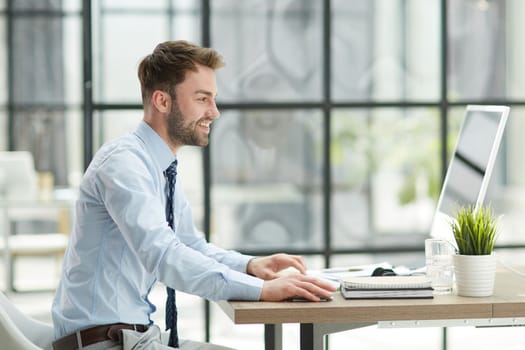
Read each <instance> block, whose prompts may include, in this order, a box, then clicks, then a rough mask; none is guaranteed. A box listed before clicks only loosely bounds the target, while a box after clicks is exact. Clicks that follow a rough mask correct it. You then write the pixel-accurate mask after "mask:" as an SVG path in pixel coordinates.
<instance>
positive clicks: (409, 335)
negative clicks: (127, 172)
mask: <svg viewBox="0 0 525 350" xmlns="http://www.w3.org/2000/svg"><path fill="white" fill-rule="evenodd" d="M15 268H16V281H15V283H16V286H17V287H18V288H19V289H21V290H22V289H23V290H25V291H24V292H11V293H8V297H9V298H10V299H11V300H12V301H13V302H14V303H15V304H16V305H17V306H18V307H19V308H20V309H21V310H22V311H24V312H25V313H26V314H28V315H31V316H33V317H35V318H37V319H39V320H42V321H46V322H51V318H50V307H51V303H52V299H53V292H52V291H50V290H42V289H52V288H53V287H54V286H55V283H56V273H57V265H56V262H55V261H54V260H53V259H46V258H23V259H20V260H19V261H18V262H17V263H16V266H15ZM0 272H3V268H2V269H0ZM0 278H1V280H0V281H2V283H0V285H1V286H2V288H3V285H4V283H3V281H4V279H3V273H2V274H0ZM520 278H523V277H520ZM35 289H41V290H42V291H27V290H35ZM164 290H165V289H164V287H162V286H161V285H157V286H156V287H155V288H154V289H153V291H152V294H151V298H150V299H151V301H152V302H153V303H154V304H155V305H157V307H158V310H157V312H156V313H155V314H154V316H153V319H154V321H155V323H157V324H159V326H161V327H163V324H164V321H163V318H164V306H163V305H164V297H165V292H164ZM177 304H178V309H179V319H180V320H181V321H180V326H179V332H180V334H181V336H182V337H185V338H189V339H194V340H202V339H203V338H204V331H203V330H204V312H203V302H202V300H201V299H200V298H197V297H194V296H190V295H187V294H184V293H178V294H177ZM211 305H212V308H211V317H212V325H213V327H212V329H211V337H212V341H213V342H214V343H217V344H222V345H227V346H230V347H234V348H237V349H240V350H242V349H250V350H263V349H264V342H263V327H262V326H261V325H234V324H233V323H232V322H231V321H230V320H229V319H228V318H227V316H226V315H225V314H224V313H223V312H222V311H221V310H219V309H218V307H217V306H216V305H215V304H213V303H212V304H211ZM522 334H523V328H522V327H504V328H472V327H457V328H449V329H448V331H447V338H448V347H447V349H449V350H459V349H461V350H464V349H476V350H489V349H490V350H495V349H497V350H501V349H505V350H514V349H516V350H517V349H523V336H522ZM298 338H299V327H298V326H297V325H284V339H283V347H284V349H285V350H293V349H298ZM329 344H330V349H349V348H351V349H353V350H376V349H390V350H412V349H413V350H419V349H425V350H439V349H442V348H443V347H442V329H440V328H420V329H378V328H377V327H366V328H362V329H356V330H353V331H347V332H342V333H338V334H334V335H331V336H330V338H329Z"/></svg>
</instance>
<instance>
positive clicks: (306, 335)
mask: <svg viewBox="0 0 525 350" xmlns="http://www.w3.org/2000/svg"><path fill="white" fill-rule="evenodd" d="M374 324H375V323H316V324H314V323H301V350H323V349H324V336H325V335H327V334H332V333H337V332H343V331H347V330H350V329H356V328H362V327H368V326H371V325H374Z"/></svg>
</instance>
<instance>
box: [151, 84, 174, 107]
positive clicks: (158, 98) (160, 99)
mask: <svg viewBox="0 0 525 350" xmlns="http://www.w3.org/2000/svg"><path fill="white" fill-rule="evenodd" d="M171 102H172V101H171V96H170V95H169V94H168V93H167V92H165V91H161V90H155V91H153V94H152V95H151V104H152V105H153V106H154V107H155V109H157V110H158V111H159V112H161V113H168V112H169V111H170V110H171Z"/></svg>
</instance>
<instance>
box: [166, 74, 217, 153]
mask: <svg viewBox="0 0 525 350" xmlns="http://www.w3.org/2000/svg"><path fill="white" fill-rule="evenodd" d="M216 96H217V82H216V78H215V71H214V70H213V69H211V68H209V67H205V66H202V65H197V71H189V72H188V73H187V74H186V79H185V80H184V81H183V82H182V83H180V84H178V85H177V86H176V87H175V98H173V97H172V105H171V111H170V112H169V113H168V116H167V130H168V138H169V141H170V143H171V144H172V145H173V146H174V147H177V148H178V147H180V146H184V145H191V146H207V145H208V143H209V133H210V125H211V123H212V122H213V121H214V120H215V119H217V118H218V117H219V114H220V113H219V110H218V109H217V106H216V104H215V98H216Z"/></svg>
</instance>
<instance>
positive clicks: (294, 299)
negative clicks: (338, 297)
mask: <svg viewBox="0 0 525 350" xmlns="http://www.w3.org/2000/svg"><path fill="white" fill-rule="evenodd" d="M332 299H333V297H330V298H321V300H320V302H323V301H332ZM283 301H304V302H310V303H314V302H315V301H311V300H308V299H306V298H304V297H292V298H288V299H284V300H283Z"/></svg>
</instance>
